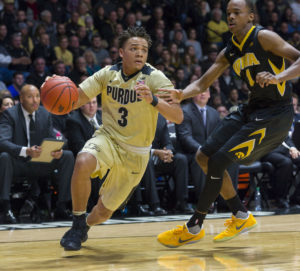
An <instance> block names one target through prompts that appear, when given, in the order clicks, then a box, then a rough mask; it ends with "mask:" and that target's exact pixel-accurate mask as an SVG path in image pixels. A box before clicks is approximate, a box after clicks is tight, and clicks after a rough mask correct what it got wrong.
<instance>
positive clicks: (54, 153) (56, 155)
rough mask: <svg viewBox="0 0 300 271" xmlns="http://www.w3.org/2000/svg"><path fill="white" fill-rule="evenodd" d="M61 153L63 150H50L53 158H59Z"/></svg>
mask: <svg viewBox="0 0 300 271" xmlns="http://www.w3.org/2000/svg"><path fill="white" fill-rule="evenodd" d="M62 155H63V150H57V151H53V152H51V156H52V157H53V158H54V159H60V158H61V157H62Z"/></svg>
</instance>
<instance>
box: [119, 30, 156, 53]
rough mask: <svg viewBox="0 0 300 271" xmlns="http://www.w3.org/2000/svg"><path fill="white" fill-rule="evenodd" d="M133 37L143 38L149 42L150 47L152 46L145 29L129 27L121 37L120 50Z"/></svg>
mask: <svg viewBox="0 0 300 271" xmlns="http://www.w3.org/2000/svg"><path fill="white" fill-rule="evenodd" d="M133 37H139V38H143V39H145V40H146V41H147V43H148V46H149V47H150V46H151V44H152V40H151V37H150V35H149V34H148V33H147V32H146V30H145V28H144V27H129V28H128V29H127V30H125V31H123V33H122V34H121V35H120V36H119V48H122V47H123V46H124V44H125V42H126V41H127V40H129V39H130V38H133Z"/></svg>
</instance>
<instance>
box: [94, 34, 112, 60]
mask: <svg viewBox="0 0 300 271" xmlns="http://www.w3.org/2000/svg"><path fill="white" fill-rule="evenodd" d="M90 50H91V51H92V52H93V53H94V54H95V55H96V58H97V64H98V65H101V63H102V61H103V59H104V58H105V57H109V53H108V51H107V50H106V49H104V48H103V43H102V39H101V37H100V36H99V35H95V36H93V37H92V46H91V48H90Z"/></svg>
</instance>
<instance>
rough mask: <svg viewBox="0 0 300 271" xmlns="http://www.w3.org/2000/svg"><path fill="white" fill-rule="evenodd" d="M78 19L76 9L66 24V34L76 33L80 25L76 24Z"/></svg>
mask: <svg viewBox="0 0 300 271" xmlns="http://www.w3.org/2000/svg"><path fill="white" fill-rule="evenodd" d="M78 21H79V14H78V12H76V11H74V12H72V14H71V18H70V21H69V22H68V23H67V24H66V33H67V35H68V36H71V35H76V33H77V30H78V28H79V26H80V25H79V24H78Z"/></svg>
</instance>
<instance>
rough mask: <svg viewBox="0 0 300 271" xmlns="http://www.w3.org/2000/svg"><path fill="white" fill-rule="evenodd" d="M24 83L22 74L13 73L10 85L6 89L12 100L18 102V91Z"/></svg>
mask: <svg viewBox="0 0 300 271" xmlns="http://www.w3.org/2000/svg"><path fill="white" fill-rule="evenodd" d="M24 83H25V79H24V75H23V73H21V72H15V73H14V75H13V79H12V84H11V85H9V86H8V87H7V89H8V90H9V91H10V93H11V96H12V97H13V98H14V99H17V100H19V95H20V91H21V88H22V87H23V85H24Z"/></svg>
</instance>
